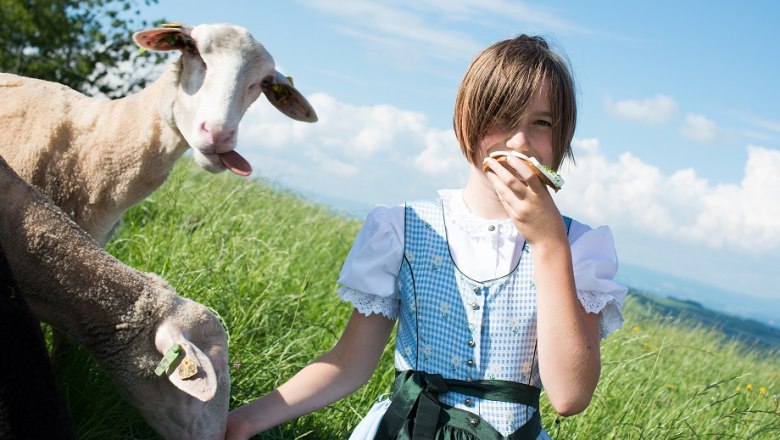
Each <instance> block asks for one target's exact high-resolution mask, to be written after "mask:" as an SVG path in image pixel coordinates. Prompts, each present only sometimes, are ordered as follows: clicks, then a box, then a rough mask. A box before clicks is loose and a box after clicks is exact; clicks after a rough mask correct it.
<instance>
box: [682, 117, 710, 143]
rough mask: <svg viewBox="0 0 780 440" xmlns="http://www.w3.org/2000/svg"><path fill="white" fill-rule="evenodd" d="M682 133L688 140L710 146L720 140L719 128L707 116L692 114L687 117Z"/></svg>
mask: <svg viewBox="0 0 780 440" xmlns="http://www.w3.org/2000/svg"><path fill="white" fill-rule="evenodd" d="M680 133H681V134H682V135H683V136H685V137H687V138H688V139H693V140H695V141H698V142H703V143H705V144H709V143H712V142H715V141H716V140H717V139H718V126H717V125H716V124H715V122H713V121H711V120H709V119H707V118H706V117H705V116H702V115H697V114H693V113H691V114H688V116H686V117H685V122H683V125H682V126H681V127H680Z"/></svg>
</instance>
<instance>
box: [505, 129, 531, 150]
mask: <svg viewBox="0 0 780 440" xmlns="http://www.w3.org/2000/svg"><path fill="white" fill-rule="evenodd" d="M526 143H527V139H526V136H525V131H524V130H523V129H522V128H519V129H517V130H515V131H514V132H513V133H512V134H511V137H510V138H509V139H507V141H506V146H507V147H509V148H511V149H513V150H515V149H523V148H525V147H526V146H527V144H526Z"/></svg>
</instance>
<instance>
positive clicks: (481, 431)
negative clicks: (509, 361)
mask: <svg viewBox="0 0 780 440" xmlns="http://www.w3.org/2000/svg"><path fill="white" fill-rule="evenodd" d="M448 391H453V392H456V393H461V394H466V395H469V396H472V397H477V398H480V399H488V400H497V401H501V402H512V403H522V404H525V405H528V406H530V407H533V408H535V409H536V411H534V415H533V416H532V417H531V418H530V419H529V420H528V421H527V422H526V423H525V424H524V425H523V426H521V427H520V428H519V429H518V430H517V431H515V432H513V433H511V434H509V435H508V436H507V437H504V436H503V435H501V433H499V432H498V431H496V429H495V428H493V427H492V426H491V425H490V424H489V423H486V422H483V421H482V419H480V417H479V416H478V415H476V414H473V413H470V412H468V411H464V410H461V409H458V408H454V407H451V406H449V405H445V404H442V403H441V402H439V398H438V396H439V395H440V394H442V393H446V392H448ZM540 392H541V390H540V389H539V388H536V387H534V386H531V385H526V384H523V383H517V382H508V381H502V380H475V381H471V382H466V381H462V380H453V379H444V378H443V377H442V376H441V375H439V374H428V373H426V372H424V371H411V370H407V371H400V372H397V373H396V378H395V383H394V384H393V396H392V398H391V402H392V403H391V404H390V406H389V407H388V408H387V412H386V413H385V415H384V417H383V418H382V421H381V422H380V423H379V429H378V431H377V434H376V437H375V439H376V440H395V439H398V440H475V439H478V440H502V439H509V440H534V439H536V437H537V436H538V435H539V432H540V431H541V430H542V424H541V420H540V417H539V393H540Z"/></svg>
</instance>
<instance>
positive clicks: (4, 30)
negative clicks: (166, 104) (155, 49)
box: [0, 0, 166, 98]
mask: <svg viewBox="0 0 780 440" xmlns="http://www.w3.org/2000/svg"><path fill="white" fill-rule="evenodd" d="M157 1H158V0H143V3H144V5H145V6H149V5H150V4H152V3H157ZM140 13H141V12H140V10H139V9H138V1H137V0H81V1H79V0H48V1H46V0H0V23H2V24H1V25H0V71H2V72H7V73H16V74H18V75H24V76H30V77H34V78H39V79H45V80H49V81H56V82H58V83H61V84H65V85H67V86H69V87H71V88H73V89H76V90H78V91H80V92H82V93H86V94H88V95H96V94H102V95H105V96H108V97H110V98H117V97H121V96H125V95H127V94H128V93H132V92H134V91H137V90H139V89H141V88H143V87H144V86H145V85H146V83H147V81H148V78H147V77H146V76H145V75H144V73H143V72H148V71H149V70H150V69H151V68H153V66H154V65H157V64H159V63H161V62H162V61H163V60H165V59H166V57H165V56H163V55H162V54H157V53H144V54H141V53H140V52H139V51H138V47H137V46H136V45H135V44H134V43H133V41H132V34H133V32H135V31H138V30H141V29H144V28H146V27H149V24H148V22H147V21H146V20H143V19H141V18H140ZM163 21H164V20H162V19H161V20H157V21H155V22H154V23H155V24H158V23H161V22H163Z"/></svg>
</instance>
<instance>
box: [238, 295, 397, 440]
mask: <svg viewBox="0 0 780 440" xmlns="http://www.w3.org/2000/svg"><path fill="white" fill-rule="evenodd" d="M394 324H395V321H394V320H391V319H388V318H386V317H385V316H383V315H379V314H371V315H369V316H365V315H363V314H361V313H359V312H357V311H356V310H353V312H352V316H351V317H350V319H349V322H348V323H347V327H346V328H345V329H344V333H343V334H342V335H341V338H339V340H338V342H337V343H336V345H335V346H334V347H333V348H332V349H331V350H330V351H329V352H327V353H325V354H324V355H323V356H322V357H320V358H319V359H317V360H315V361H314V362H312V363H311V364H309V365H308V366H306V367H305V368H303V369H302V370H301V371H299V372H298V373H297V374H296V375H295V376H293V377H292V378H291V379H289V380H288V381H287V382H285V383H284V384H283V385H281V386H280V387H278V388H277V389H275V390H273V391H272V392H270V393H269V394H267V395H265V396H263V397H261V398H259V399H257V400H255V401H253V402H251V403H248V404H246V405H244V406H241V407H239V408H236V409H234V410H233V411H231V412H230V414H229V415H228V424H227V432H226V434H225V438H226V440H236V439H242V440H243V439H247V438H249V437H251V436H253V435H255V434H257V433H259V432H262V431H265V430H267V429H269V428H272V427H274V426H276V425H279V424H281V423H284V422H286V421H288V420H291V419H294V418H296V417H300V416H302V415H305V414H308V413H311V412H314V411H317V410H319V409H321V408H324V407H325V406H327V405H330V404H331V403H333V402H335V401H337V400H339V399H341V398H343V397H345V396H347V395H349V394H351V393H352V392H353V391H355V390H356V389H358V388H359V387H360V386H362V385H363V384H364V383H366V382H367V381H368V379H369V378H370V377H371V375H372V373H373V372H374V370H375V369H376V366H377V364H378V363H379V359H380V357H381V356H382V352H383V351H384V348H385V345H386V344H387V340H388V338H389V337H390V332H391V331H392V329H393V325H394Z"/></svg>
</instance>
